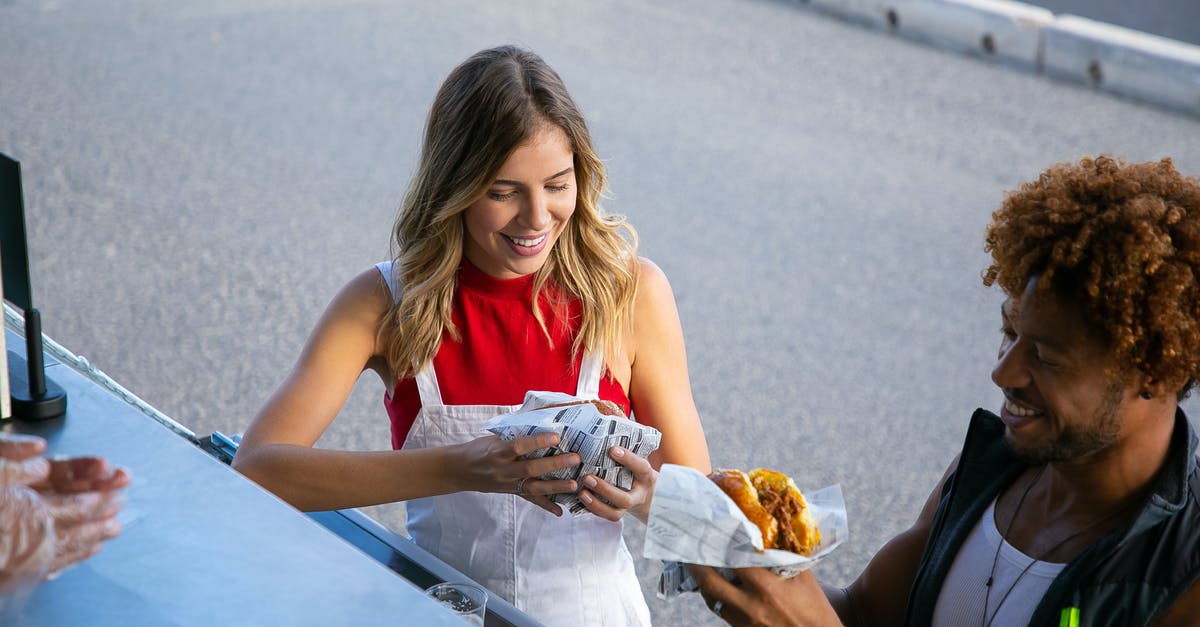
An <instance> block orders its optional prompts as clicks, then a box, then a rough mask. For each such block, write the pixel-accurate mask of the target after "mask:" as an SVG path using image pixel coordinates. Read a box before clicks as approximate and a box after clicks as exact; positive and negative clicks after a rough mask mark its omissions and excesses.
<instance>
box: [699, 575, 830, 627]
mask: <svg viewBox="0 0 1200 627" xmlns="http://www.w3.org/2000/svg"><path fill="white" fill-rule="evenodd" d="M687 568H688V572H690V573H691V574H692V578H693V579H695V580H696V583H698V584H699V585H700V594H701V595H702V596H703V597H704V601H705V603H707V604H708V607H709V609H711V610H713V611H714V612H715V613H716V614H717V616H720V617H721V619H722V620H724V621H726V622H728V623H729V624H730V625H738V626H742V625H754V626H760V625H761V626H767V625H770V626H772V627H833V626H838V627H840V626H841V624H842V623H841V621H839V620H838V617H837V613H835V612H834V611H833V607H832V606H830V605H829V601H828V600H826V598H825V593H824V592H822V591H821V585H820V584H819V583H817V578H816V577H815V576H813V574H812V571H807V570H806V571H804V572H802V573H800V574H799V575H796V576H795V577H793V578H791V579H784V578H782V577H779V576H778V575H775V574H772V573H771V571H769V570H767V569H765V568H742V569H738V570H737V571H735V572H737V578H738V579H739V581H738V582H737V583H732V582H729V581H726V580H725V578H724V577H722V576H721V575H720V573H718V572H717V571H716V570H714V569H713V568H712V567H709V566H696V565H692V564H689V565H688V567H687Z"/></svg>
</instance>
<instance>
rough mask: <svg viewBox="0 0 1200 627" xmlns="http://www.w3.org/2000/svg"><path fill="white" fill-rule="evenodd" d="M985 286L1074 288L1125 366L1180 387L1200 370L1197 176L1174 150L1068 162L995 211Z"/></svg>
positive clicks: (1013, 292)
mask: <svg viewBox="0 0 1200 627" xmlns="http://www.w3.org/2000/svg"><path fill="white" fill-rule="evenodd" d="M984 249H985V250H986V251H987V252H989V253H991V255H992V264H991V266H989V267H988V269H987V271H986V272H985V273H984V275H983V283H984V285H989V286H990V285H993V284H999V286H1000V287H1001V289H1003V290H1004V291H1005V292H1006V293H1007V294H1009V295H1010V296H1019V295H1020V294H1021V293H1022V292H1024V290H1025V287H1026V285H1028V283H1029V280H1030V279H1031V278H1032V277H1034V276H1040V278H1039V279H1038V288H1039V289H1043V288H1047V289H1048V288H1050V287H1051V286H1053V287H1054V289H1055V290H1056V291H1059V292H1062V293H1068V294H1071V295H1072V297H1074V298H1076V299H1078V302H1080V304H1081V305H1082V306H1083V310H1084V315H1085V317H1086V318H1087V319H1088V320H1089V321H1090V322H1091V323H1092V324H1093V325H1095V327H1096V328H1097V329H1099V330H1100V331H1102V332H1103V333H1105V335H1106V336H1107V337H1108V339H1109V341H1110V347H1111V351H1112V354H1113V356H1114V357H1115V358H1116V359H1117V360H1118V361H1117V363H1118V364H1120V365H1121V366H1123V367H1125V368H1129V369H1131V370H1136V371H1139V372H1141V373H1142V374H1143V375H1145V376H1146V377H1148V378H1149V380H1150V381H1152V382H1155V383H1161V384H1165V385H1168V386H1170V388H1171V389H1174V390H1178V391H1179V392H1180V397H1182V396H1183V394H1185V393H1186V392H1187V391H1188V389H1190V388H1191V386H1192V385H1193V384H1194V383H1195V381H1196V380H1197V379H1198V378H1200V181H1197V180H1196V179H1193V178H1188V177H1185V176H1183V175H1181V174H1180V173H1179V172H1177V171H1176V170H1175V167H1174V165H1173V164H1172V163H1171V160H1170V159H1163V160H1161V161H1154V162H1148V163H1137V164H1126V163H1124V162H1122V161H1120V160H1118V159H1114V158H1112V157H1109V156H1101V157H1097V158H1094V159H1093V158H1090V157H1086V158H1084V159H1082V160H1080V162H1079V163H1078V164H1074V163H1060V164H1058V165H1055V166H1054V167H1052V168H1050V169H1049V170H1046V171H1045V172H1043V173H1042V174H1041V176H1039V177H1038V180H1037V181H1035V182H1032V183H1025V184H1023V185H1021V187H1020V188H1019V189H1018V190H1016V191H1014V192H1011V193H1010V194H1008V195H1007V196H1006V198H1005V200H1004V203H1003V204H1002V205H1001V206H1000V208H999V209H998V210H997V211H996V212H995V213H993V214H992V223H991V225H989V226H988V228H987V232H986V237H985V245H984Z"/></svg>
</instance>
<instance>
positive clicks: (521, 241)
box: [508, 235, 546, 248]
mask: <svg viewBox="0 0 1200 627" xmlns="http://www.w3.org/2000/svg"><path fill="white" fill-rule="evenodd" d="M508 239H510V240H512V242H513V243H514V244H516V245H517V246H525V247H526V248H531V247H533V246H537V245H538V244H541V243H542V240H544V239H546V236H545V235H539V236H537V237H535V238H533V239H528V238H524V237H509V238H508Z"/></svg>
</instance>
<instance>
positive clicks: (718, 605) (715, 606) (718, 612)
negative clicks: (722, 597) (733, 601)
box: [712, 601, 725, 617]
mask: <svg viewBox="0 0 1200 627" xmlns="http://www.w3.org/2000/svg"><path fill="white" fill-rule="evenodd" d="M723 605H725V603H724V602H723V601H717V602H716V603H713V606H712V612H713V614H716V615H717V616H718V617H720V616H721V606H723Z"/></svg>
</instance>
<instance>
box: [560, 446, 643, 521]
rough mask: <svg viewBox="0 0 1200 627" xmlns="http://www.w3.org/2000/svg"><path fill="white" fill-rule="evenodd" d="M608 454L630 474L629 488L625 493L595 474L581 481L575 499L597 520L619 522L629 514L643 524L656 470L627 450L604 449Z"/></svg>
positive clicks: (619, 448)
mask: <svg viewBox="0 0 1200 627" xmlns="http://www.w3.org/2000/svg"><path fill="white" fill-rule="evenodd" d="M608 454H609V456H611V457H612V458H613V460H614V461H616V462H617V463H618V464H621V465H622V466H624V467H626V468H628V469H629V470H631V471H633V487H632V488H630V489H629V491H628V492H626V491H625V490H622V489H621V488H618V487H617V486H615V485H613V484H611V483H609V482H607V481H604V480H602V479H600V478H599V477H597V476H595V475H588V476H586V477H584V478H583V480H582V483H583V489H582V490H580V491H579V500H580V501H583V504H584V505H586V506H587V508H588V511H590V512H592V513H593V514H595V515H597V516H599V517H601V518H607V519H608V520H614V521H615V520H620V519H621V517H622V516H624V515H625V512H630V513H632V514H633V515H634V516H636V517H637V518H638V520H641V521H642V522H646V518H647V517H648V516H649V515H650V499H651V498H652V497H653V496H654V484H655V483H656V482H657V481H658V471H656V470H654V468H653V467H652V466H650V462H648V461H646V460H644V459H642V458H641V457H638V456H637V455H634V454H633V453H632V452H630V451H629V450H628V449H624V448H621V447H619V446H614V447H612V448H611V449H609V450H608ZM597 497H599V498H597Z"/></svg>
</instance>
